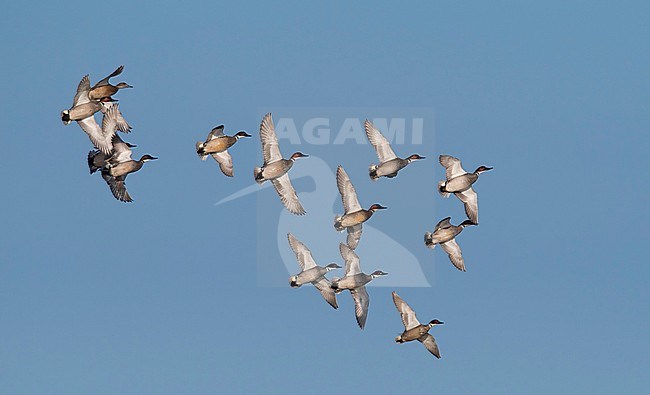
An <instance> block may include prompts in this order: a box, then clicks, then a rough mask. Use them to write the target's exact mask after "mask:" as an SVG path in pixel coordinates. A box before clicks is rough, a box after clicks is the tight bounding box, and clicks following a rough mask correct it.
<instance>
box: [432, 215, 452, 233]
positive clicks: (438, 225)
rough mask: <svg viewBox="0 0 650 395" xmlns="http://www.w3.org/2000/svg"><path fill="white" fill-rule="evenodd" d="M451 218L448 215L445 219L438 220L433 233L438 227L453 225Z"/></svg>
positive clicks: (443, 227)
mask: <svg viewBox="0 0 650 395" xmlns="http://www.w3.org/2000/svg"><path fill="white" fill-rule="evenodd" d="M449 220H451V217H447V218H445V219H443V220H442V221H440V222H438V224H437V225H436V228H435V229H434V230H433V233H435V232H436V231H437V230H438V229H445V228H448V227H450V226H451V223H450V222H449Z"/></svg>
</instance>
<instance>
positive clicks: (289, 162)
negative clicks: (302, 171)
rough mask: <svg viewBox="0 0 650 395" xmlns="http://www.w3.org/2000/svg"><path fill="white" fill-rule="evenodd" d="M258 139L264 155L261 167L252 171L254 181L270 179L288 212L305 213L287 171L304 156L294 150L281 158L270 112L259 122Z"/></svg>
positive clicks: (260, 181)
mask: <svg viewBox="0 0 650 395" xmlns="http://www.w3.org/2000/svg"><path fill="white" fill-rule="evenodd" d="M260 139H261V140H262V154H263V155H264V164H263V165H262V167H256V168H255V171H254V176H255V181H256V182H257V183H258V184H261V183H263V182H264V181H267V180H269V181H271V183H272V184H273V187H275V190H276V192H277V193H278V195H280V200H282V204H284V206H285V207H286V208H287V210H289V212H291V213H293V214H296V215H303V214H305V209H303V208H302V204H300V201H299V200H298V195H296V190H295V189H293V185H291V180H290V179H289V175H288V174H287V172H288V171H289V169H291V167H292V166H293V163H294V162H295V161H296V159H298V158H306V157H308V156H309V155H305V154H303V153H302V152H296V153H294V154H293V155H291V157H290V158H289V159H284V158H282V154H281V153H280V146H279V145H278V137H277V136H276V134H275V126H273V119H272V118H271V114H270V113H269V114H266V115H265V116H264V119H262V123H261V124H260Z"/></svg>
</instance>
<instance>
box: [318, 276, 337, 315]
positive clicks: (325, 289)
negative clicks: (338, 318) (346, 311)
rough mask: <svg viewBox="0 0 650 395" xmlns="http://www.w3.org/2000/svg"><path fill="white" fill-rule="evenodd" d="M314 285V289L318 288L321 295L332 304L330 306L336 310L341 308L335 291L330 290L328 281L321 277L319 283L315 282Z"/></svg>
mask: <svg viewBox="0 0 650 395" xmlns="http://www.w3.org/2000/svg"><path fill="white" fill-rule="evenodd" d="M312 284H314V287H316V289H317V290H318V291H319V292H320V294H321V295H323V298H324V299H325V301H326V302H327V303H329V304H330V306H332V307H334V308H335V309H338V308H339V305H338V304H337V303H336V294H335V293H334V290H333V289H332V288H330V281H329V280H328V279H326V278H325V277H321V278H320V279H319V280H318V281H314V282H313V283H312Z"/></svg>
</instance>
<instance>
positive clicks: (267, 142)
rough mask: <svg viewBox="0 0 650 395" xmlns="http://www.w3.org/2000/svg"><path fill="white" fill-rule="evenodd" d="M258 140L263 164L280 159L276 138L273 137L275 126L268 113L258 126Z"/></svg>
mask: <svg viewBox="0 0 650 395" xmlns="http://www.w3.org/2000/svg"><path fill="white" fill-rule="evenodd" d="M260 140H261V141H262V153H263V154H264V164H267V165H268V164H269V163H273V162H275V161H278V160H280V159H282V154H281V153H280V146H279V145H278V136H276V135H275V126H274V125H273V118H271V113H268V114H266V115H265V116H264V119H262V124H261V125H260Z"/></svg>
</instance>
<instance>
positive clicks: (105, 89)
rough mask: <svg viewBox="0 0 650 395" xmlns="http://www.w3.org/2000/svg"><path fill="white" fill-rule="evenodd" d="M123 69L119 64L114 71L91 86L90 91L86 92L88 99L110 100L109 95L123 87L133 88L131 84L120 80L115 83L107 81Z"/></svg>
mask: <svg viewBox="0 0 650 395" xmlns="http://www.w3.org/2000/svg"><path fill="white" fill-rule="evenodd" d="M123 70H124V66H120V67H118V68H117V69H115V71H113V72H112V73H111V74H109V75H108V77H106V78H104V79H102V80H100V81H99V82H98V83H96V84H95V86H93V87H92V88H91V89H90V91H89V92H88V98H89V99H90V100H106V99H108V100H112V99H111V96H113V95H114V94H116V93H117V91H119V90H120V89H124V88H133V87H132V86H131V85H129V84H127V83H126V82H120V83H119V84H117V85H113V84H111V83H110V82H109V80H110V79H111V78H113V77H116V76H118V75H120V74H122V71H123Z"/></svg>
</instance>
